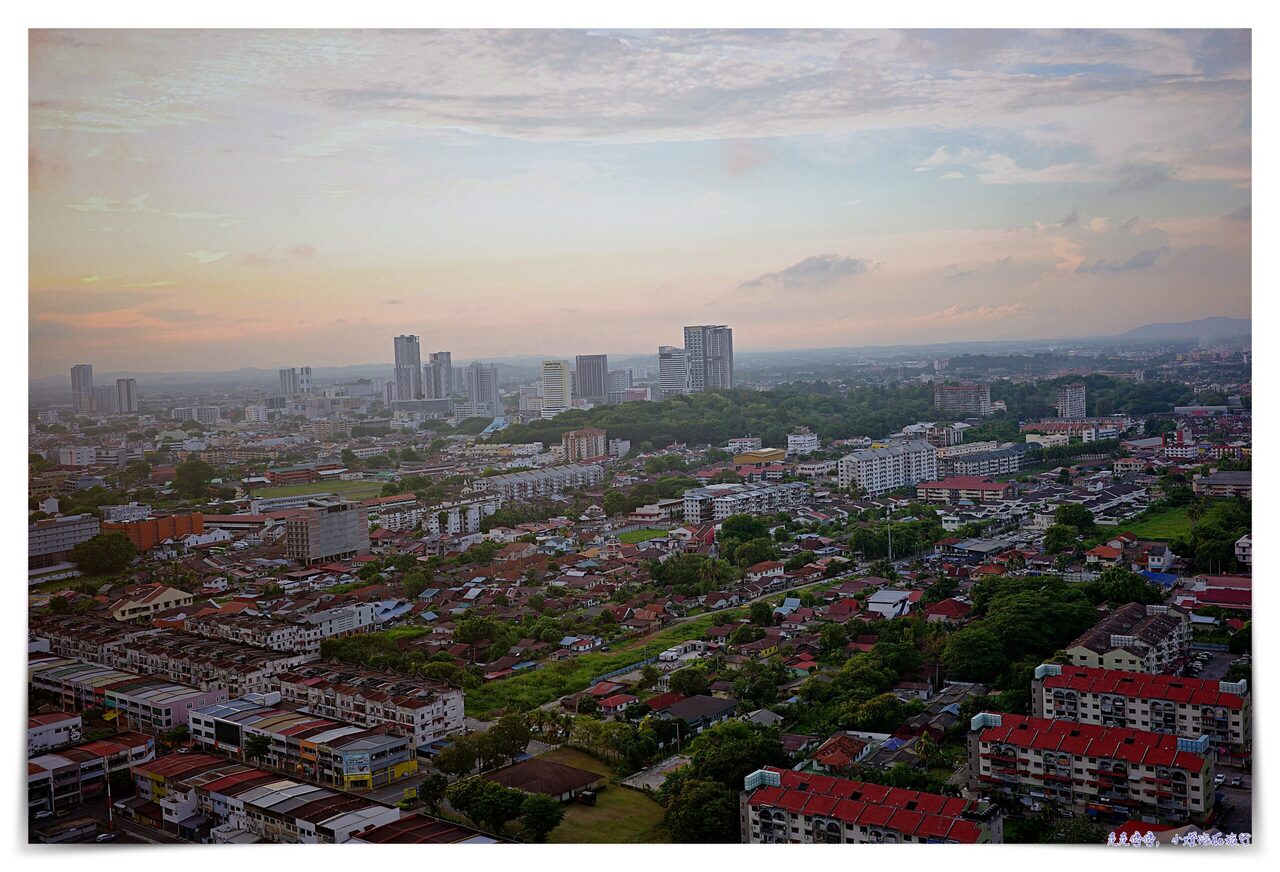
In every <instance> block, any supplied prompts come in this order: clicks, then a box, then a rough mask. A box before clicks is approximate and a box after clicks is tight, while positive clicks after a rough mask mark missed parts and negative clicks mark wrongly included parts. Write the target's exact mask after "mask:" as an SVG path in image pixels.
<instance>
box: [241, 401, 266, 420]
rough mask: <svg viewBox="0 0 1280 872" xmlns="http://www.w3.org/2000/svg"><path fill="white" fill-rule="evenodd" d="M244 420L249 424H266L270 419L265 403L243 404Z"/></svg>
mask: <svg viewBox="0 0 1280 872" xmlns="http://www.w3.org/2000/svg"><path fill="white" fill-rule="evenodd" d="M244 420H245V421H246V422H247V423H249V424H266V423H267V422H268V421H270V420H271V410H270V409H268V408H267V407H266V406H265V405H254V406H245V407H244Z"/></svg>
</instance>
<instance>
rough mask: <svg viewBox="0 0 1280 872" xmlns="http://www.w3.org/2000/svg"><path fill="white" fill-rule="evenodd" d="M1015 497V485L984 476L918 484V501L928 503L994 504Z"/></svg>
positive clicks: (957, 477) (956, 477)
mask: <svg viewBox="0 0 1280 872" xmlns="http://www.w3.org/2000/svg"><path fill="white" fill-rule="evenodd" d="M1012 496H1013V485H1012V484H1010V483H1009V482H1005V481H993V480H991V479H990V478H985V477H982V476H953V477H951V478H944V479H942V480H941V481H922V482H919V483H918V484H916V499H918V500H920V501H921V502H926V503H958V502H960V501H961V500H969V501H971V502H975V503H994V502H999V501H1000V500H1007V499H1009V498H1010V497H1012Z"/></svg>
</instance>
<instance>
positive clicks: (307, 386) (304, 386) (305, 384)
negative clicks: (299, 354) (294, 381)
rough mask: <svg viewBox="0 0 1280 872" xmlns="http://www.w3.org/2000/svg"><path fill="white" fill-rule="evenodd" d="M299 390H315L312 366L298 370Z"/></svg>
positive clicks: (307, 392)
mask: <svg viewBox="0 0 1280 872" xmlns="http://www.w3.org/2000/svg"><path fill="white" fill-rule="evenodd" d="M298 390H299V391H301V392H302V393H304V394H309V393H311V392H312V391H314V390H315V383H314V382H313V381H311V367H309V366H304V367H302V368H301V369H299V370H298Z"/></svg>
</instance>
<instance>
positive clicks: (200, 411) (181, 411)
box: [169, 406, 222, 424]
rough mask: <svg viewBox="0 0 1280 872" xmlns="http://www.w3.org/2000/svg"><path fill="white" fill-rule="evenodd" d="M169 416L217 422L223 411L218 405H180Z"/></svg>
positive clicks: (207, 422) (203, 421) (204, 422)
mask: <svg viewBox="0 0 1280 872" xmlns="http://www.w3.org/2000/svg"><path fill="white" fill-rule="evenodd" d="M169 417H170V418H172V419H173V420H175V421H198V422H200V423H201V424H217V423H218V422H219V421H221V420H222V412H221V411H220V410H219V409H218V407H217V406H179V407H178V408H176V409H174V410H173V411H172V412H171V413H170V414H169Z"/></svg>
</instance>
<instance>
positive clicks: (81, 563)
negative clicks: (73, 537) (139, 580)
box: [71, 532, 138, 575]
mask: <svg viewBox="0 0 1280 872" xmlns="http://www.w3.org/2000/svg"><path fill="white" fill-rule="evenodd" d="M137 553H138V549H137V548H135V547H134V545H133V543H132V542H130V541H129V539H128V537H127V536H125V535H124V534H123V533H118V532H112V533H99V534H98V535H97V536H94V537H93V538H91V539H86V540H85V541H83V542H81V543H80V544H78V545H76V546H75V547H74V548H72V549H71V562H72V563H74V564H75V565H76V567H77V568H79V570H80V571H81V572H83V573H84V574H85V575H107V574H110V573H113V572H119V571H121V570H122V569H124V568H125V567H126V566H128V565H129V563H130V562H131V561H132V560H133V558H134V557H135V556H137Z"/></svg>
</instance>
